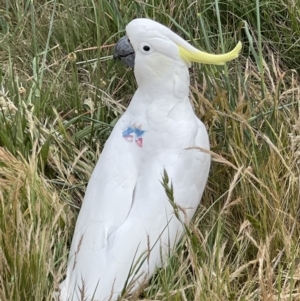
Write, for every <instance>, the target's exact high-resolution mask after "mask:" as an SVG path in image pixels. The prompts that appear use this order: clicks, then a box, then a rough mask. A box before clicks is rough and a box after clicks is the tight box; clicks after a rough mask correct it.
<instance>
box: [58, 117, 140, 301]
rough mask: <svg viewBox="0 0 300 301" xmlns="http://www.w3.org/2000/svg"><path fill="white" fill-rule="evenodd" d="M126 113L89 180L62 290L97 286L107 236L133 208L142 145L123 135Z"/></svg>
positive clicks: (103, 268)
mask: <svg viewBox="0 0 300 301" xmlns="http://www.w3.org/2000/svg"><path fill="white" fill-rule="evenodd" d="M126 116H128V114H127V115H126V114H124V115H123V117H122V118H121V119H120V121H119V122H118V124H117V125H116V126H115V128H114V130H113V132H112V133H111V135H110V137H109V139H108V140H107V142H106V144H105V147H104V150H103V152H102V154H101V156H100V159H99V161H98V163H97V165H96V167H95V169H94V171H93V173H92V176H91V179H90V181H89V184H88V187H87V191H86V195H85V198H84V201H83V204H82V208H81V210H80V213H79V216H78V219H77V222H76V227H75V231H74V236H73V240H72V245H71V249H70V254H69V262H68V270H67V281H68V283H66V282H64V283H63V284H62V285H61V290H62V293H63V292H64V291H66V290H67V291H72V290H74V287H77V286H81V285H84V283H83V282H85V283H88V284H89V285H90V286H91V287H96V285H97V283H94V282H95V281H97V279H98V280H99V276H100V277H101V276H103V275H105V268H106V263H107V260H108V257H109V254H107V244H108V240H109V238H110V236H112V235H113V234H114V232H115V231H116V230H117V229H118V228H119V227H120V226H121V225H122V224H123V223H124V221H125V220H126V217H127V216H128V214H129V212H130V209H131V206H132V202H133V199H134V193H135V186H136V183H137V178H138V168H137V166H138V164H139V162H140V160H141V158H140V157H141V153H140V152H141V148H140V147H139V146H138V145H137V143H128V142H127V141H126V139H125V138H124V135H126V134H128V133H124V134H123V136H122V125H123V124H124V123H126ZM124 120H125V121H124ZM123 132H124V131H123ZM138 134H140V133H138ZM79 278H80V279H79ZM81 282H82V283H81ZM61 300H64V299H63V298H61Z"/></svg>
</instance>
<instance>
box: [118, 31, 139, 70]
mask: <svg viewBox="0 0 300 301" xmlns="http://www.w3.org/2000/svg"><path fill="white" fill-rule="evenodd" d="M113 56H114V58H115V59H119V60H121V61H122V62H123V63H124V64H125V65H127V66H128V67H132V68H133V67H134V59H135V52H134V50H133V48H132V45H131V44H130V41H129V39H128V37H127V36H125V37H123V38H121V39H120V40H119V41H118V43H117V44H116V46H115V49H114V53H113Z"/></svg>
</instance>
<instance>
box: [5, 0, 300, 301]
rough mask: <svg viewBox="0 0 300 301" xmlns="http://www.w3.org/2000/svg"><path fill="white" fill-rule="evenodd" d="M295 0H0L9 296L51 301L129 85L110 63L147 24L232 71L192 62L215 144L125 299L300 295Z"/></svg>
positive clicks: (126, 72)
mask: <svg viewBox="0 0 300 301" xmlns="http://www.w3.org/2000/svg"><path fill="white" fill-rule="evenodd" d="M299 7H300V1H299V0H273V1H270V0H261V1H259V0H256V1H254V0H243V1H240V0H226V1H225V0H222V1H221V0H214V1H213V0H201V1H192V0H181V1H179V0H166V1H159V0H149V1H138V0H136V1H133V0H128V1H125V0H124V1H122V0H121V1H113V0H110V1H109V0H98V1H97V0H78V1H71V0H47V1H46V0H15V1H11V0H0V69H1V72H0V300H1V301H24V300H26V301H30V300H37V301H41V300H51V296H52V293H53V292H54V291H55V290H56V289H57V286H58V283H59V282H60V281H61V280H62V279H63V278H64V273H65V269H66V262H67V253H68V248H69V244H70V241H71V237H72V232H73V229H74V224H75V221H76V216H77V213H78V210H79V208H80V204H81V202H82V198H83V195H84V191H85V188H86V184H87V182H88V179H89V177H90V174H91V172H92V170H93V168H94V166H95V163H96V161H97V159H98V157H99V156H100V154H101V150H102V148H103V145H104V143H105V140H106V139H107V137H108V136H109V134H110V132H111V129H112V127H113V126H114V124H115V123H116V121H117V120H118V118H119V117H120V115H121V114H122V113H123V112H124V111H125V109H126V106H127V105H128V103H129V102H130V99H131V97H132V95H133V93H134V91H135V89H136V84H135V80H134V76H133V72H132V70H130V69H126V68H125V67H124V66H123V65H121V64H120V63H116V62H114V61H113V59H112V56H111V54H112V50H113V45H114V43H115V42H116V41H117V40H118V39H119V38H120V37H121V36H123V35H124V29H125V26H126V24H127V23H128V22H129V21H130V20H132V19H133V18H136V17H150V18H153V19H155V20H157V21H159V22H161V23H163V24H165V25H166V26H168V27H170V28H172V29H173V30H174V31H175V32H177V33H178V34H180V35H181V36H182V37H184V38H185V39H187V40H189V41H190V42H191V43H192V44H193V45H195V46H196V47H198V48H200V49H202V50H206V51H209V52H215V53H222V52H225V51H228V50H230V49H232V48H233V47H234V45H235V44H236V43H237V41H238V40H241V41H242V42H243V50H242V53H241V56H240V57H239V59H237V60H235V61H233V62H231V63H230V64H228V65H227V66H225V67H218V66H217V67H216V66H203V65H202V66H199V65H193V67H192V69H191V100H192V102H193V106H194V108H195V111H196V112H197V114H198V116H199V117H200V118H201V119H202V120H203V122H204V123H205V124H206V126H207V129H208V132H209V136H210V142H211V148H212V151H213V152H214V153H215V155H214V162H213V164H212V168H211V173H210V177H209V182H208V185H207V189H206V191H205V194H204V196H203V199H202V201H201V205H200V207H199V210H198V213H197V215H196V217H195V219H194V221H193V223H192V225H191V227H190V231H189V233H188V235H186V237H185V238H184V239H183V241H182V243H181V244H180V245H179V246H178V250H177V251H176V254H175V256H174V257H172V258H171V259H170V263H169V265H168V266H167V267H165V268H164V269H161V270H159V271H158V272H157V274H156V275H155V276H154V277H153V279H152V281H151V282H150V283H149V286H148V287H147V288H145V289H144V290H143V291H141V292H140V295H139V296H133V297H129V296H127V297H126V296H124V298H127V299H130V300H139V299H143V298H146V299H150V300H172V301H173V300H174V301H176V300H183V301H191V300H222V301H224V300H241V301H242V300H264V301H269V300H270V301H271V300H272V301H273V300H274V301H275V300H278V301H279V300H280V301H283V300H284V301H287V300H300V285H299V284H300V259H299V234H300V223H299V213H300V211H299V210H300V202H299V201H300V189H299V163H300V120H299V102H300V85H299V71H300V9H299Z"/></svg>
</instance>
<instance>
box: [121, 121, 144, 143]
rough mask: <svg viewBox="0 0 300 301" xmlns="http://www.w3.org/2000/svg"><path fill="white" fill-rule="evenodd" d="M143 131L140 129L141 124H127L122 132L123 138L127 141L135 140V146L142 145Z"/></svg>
mask: <svg viewBox="0 0 300 301" xmlns="http://www.w3.org/2000/svg"><path fill="white" fill-rule="evenodd" d="M144 133H145V131H144V130H142V125H141V124H140V125H138V126H137V125H136V124H133V125H132V126H128V127H127V128H126V130H125V131H123V132H122V136H123V138H124V139H125V140H126V141H128V142H133V141H134V142H135V143H136V145H137V146H139V147H143V135H144Z"/></svg>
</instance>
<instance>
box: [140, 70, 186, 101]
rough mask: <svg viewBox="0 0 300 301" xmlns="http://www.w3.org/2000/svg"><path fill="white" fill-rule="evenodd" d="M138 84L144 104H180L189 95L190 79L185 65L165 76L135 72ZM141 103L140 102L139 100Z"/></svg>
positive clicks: (169, 71)
mask: <svg viewBox="0 0 300 301" xmlns="http://www.w3.org/2000/svg"><path fill="white" fill-rule="evenodd" d="M135 76H136V80H137V84H138V90H137V93H138V94H140V95H143V97H139V99H142V101H144V102H148V103H149V104H151V103H152V102H153V101H154V100H155V101H158V100H159V99H161V100H162V101H164V102H165V101H168V99H170V100H171V101H172V102H180V101H183V100H184V99H186V98H187V97H188V95H189V85H190V77H189V72H188V68H187V67H186V66H185V65H177V66H175V67H174V68H172V69H170V70H168V72H165V73H164V74H151V76H150V75H149V74H147V72H140V70H135ZM139 101H140V100H139Z"/></svg>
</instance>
